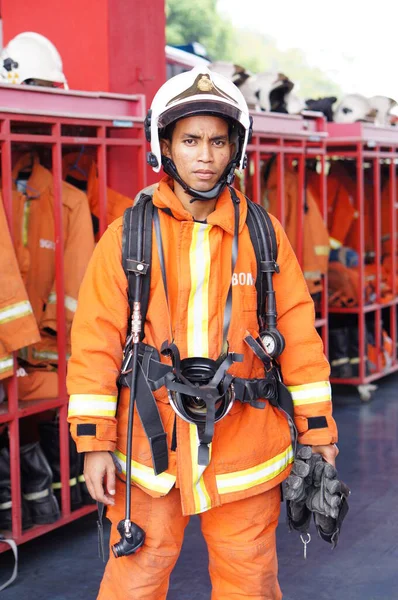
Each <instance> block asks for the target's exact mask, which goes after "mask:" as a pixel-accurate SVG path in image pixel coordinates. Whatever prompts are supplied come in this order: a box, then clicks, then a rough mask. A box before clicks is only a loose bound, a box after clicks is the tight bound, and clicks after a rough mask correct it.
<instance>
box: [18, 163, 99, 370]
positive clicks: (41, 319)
mask: <svg viewBox="0 0 398 600" xmlns="http://www.w3.org/2000/svg"><path fill="white" fill-rule="evenodd" d="M27 160H28V158H27V157H23V158H21V159H20V161H18V163H17V164H16V165H15V168H14V170H13V179H14V181H16V180H17V178H18V173H19V171H20V170H21V169H22V168H23V166H24V164H26V161H27ZM29 160H31V158H30V157H29ZM62 208H63V211H62V218H63V236H64V285H65V298H64V305H65V317H66V333H67V343H68V346H69V347H70V344H69V341H68V340H69V338H70V328H71V324H72V320H73V317H74V315H75V312H76V306H77V297H78V290H79V287H80V283H81V281H82V279H83V275H84V272H85V270H86V267H87V265H88V262H89V259H90V257H91V254H92V252H93V250H94V239H93V232H92V225H91V218H90V212H89V208H88V203H87V198H86V196H85V194H84V193H83V192H81V191H80V190H77V189H76V188H74V187H73V186H71V185H69V184H68V183H64V182H62ZM13 229H14V244H15V248H16V254H17V258H18V263H19V267H20V271H21V274H22V279H23V281H24V284H25V287H26V290H27V293H28V297H29V300H30V303H31V305H32V308H33V313H34V316H35V318H36V321H37V324H38V326H39V330H40V333H41V340H40V342H38V343H36V344H34V345H33V346H30V347H27V348H24V349H23V350H21V351H20V353H19V354H20V356H21V358H23V359H25V360H26V361H28V362H29V363H30V364H33V365H37V364H42V363H57V361H58V349H57V337H56V332H57V319H56V306H57V305H56V302H57V296H56V287H55V222H54V185H53V176H52V174H51V173H50V171H48V170H47V169H45V168H44V167H43V166H41V165H40V164H39V163H38V162H37V160H36V161H35V163H34V165H33V170H32V173H31V176H30V177H29V180H28V181H27V184H26V190H25V192H24V193H22V192H18V191H17V190H16V189H14V191H13Z"/></svg>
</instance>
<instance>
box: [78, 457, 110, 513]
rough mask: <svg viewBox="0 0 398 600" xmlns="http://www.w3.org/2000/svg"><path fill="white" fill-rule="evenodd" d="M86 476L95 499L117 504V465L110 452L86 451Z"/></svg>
mask: <svg viewBox="0 0 398 600" xmlns="http://www.w3.org/2000/svg"><path fill="white" fill-rule="evenodd" d="M84 478H85V480H86V485H87V489H88V491H89V493H90V496H91V497H92V498H93V500H96V501H97V502H102V503H103V504H107V505H113V504H115V500H114V498H113V496H114V495H115V465H114V462H113V460H112V456H111V455H110V453H109V452H99V451H95V452H86V455H85V457H84Z"/></svg>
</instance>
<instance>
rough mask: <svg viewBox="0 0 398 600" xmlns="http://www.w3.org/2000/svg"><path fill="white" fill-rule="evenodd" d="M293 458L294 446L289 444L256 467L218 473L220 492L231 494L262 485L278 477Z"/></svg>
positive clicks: (217, 479) (217, 480)
mask: <svg viewBox="0 0 398 600" xmlns="http://www.w3.org/2000/svg"><path fill="white" fill-rule="evenodd" d="M293 460H294V455H293V448H292V446H291V445H289V446H288V447H287V448H286V450H284V451H283V452H281V453H280V454H278V455H277V456H275V457H274V458H271V459H270V460H267V461H265V462H263V463H261V464H259V465H257V466H256V467H251V468H250V469H244V470H243V471H235V472H234V473H225V474H223V475H216V482H217V489H218V493H219V494H230V493H232V492H240V491H241V490H248V489H250V488H252V487H255V486H256V485H261V484H262V483H265V482H266V481H270V480H271V479H274V478H275V477H277V476H278V475H279V474H280V473H282V471H284V470H285V469H286V467H287V466H288V465H290V464H291V463H292V462H293Z"/></svg>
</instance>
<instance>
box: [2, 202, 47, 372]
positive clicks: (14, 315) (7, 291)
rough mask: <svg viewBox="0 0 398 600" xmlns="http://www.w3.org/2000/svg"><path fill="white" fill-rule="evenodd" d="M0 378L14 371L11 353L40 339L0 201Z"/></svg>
mask: <svg viewBox="0 0 398 600" xmlns="http://www.w3.org/2000/svg"><path fill="white" fill-rule="evenodd" d="M0 272H1V285H0V379H5V378H6V377H10V376H11V375H12V374H13V372H14V359H13V356H12V352H14V351H15V350H19V349H20V348H23V347H24V346H29V345H30V344H34V343H35V342H38V341H39V340H40V334H39V330H38V328H37V324H36V319H35V318H34V316H33V311H32V307H31V304H30V302H29V300H28V295H27V293H26V289H25V286H24V284H23V281H22V278H21V275H20V273H19V267H18V262H17V259H16V256H15V251H14V246H13V243H12V240H11V236H10V232H9V229H8V223H7V219H6V215H5V211H4V206H3V201H2V199H1V198H0Z"/></svg>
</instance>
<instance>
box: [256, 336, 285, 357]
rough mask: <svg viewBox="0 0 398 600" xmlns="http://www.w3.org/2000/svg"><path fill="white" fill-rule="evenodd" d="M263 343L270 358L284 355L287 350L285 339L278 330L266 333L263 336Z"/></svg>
mask: <svg viewBox="0 0 398 600" xmlns="http://www.w3.org/2000/svg"><path fill="white" fill-rule="evenodd" d="M261 341H262V343H263V346H264V348H265V350H266V352H267V354H268V356H271V357H272V358H276V357H277V356H279V355H280V354H282V352H283V350H284V348H285V340H284V337H283V335H282V334H281V333H279V331H278V330H277V329H273V330H269V331H265V332H264V333H263V335H262V336H261Z"/></svg>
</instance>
